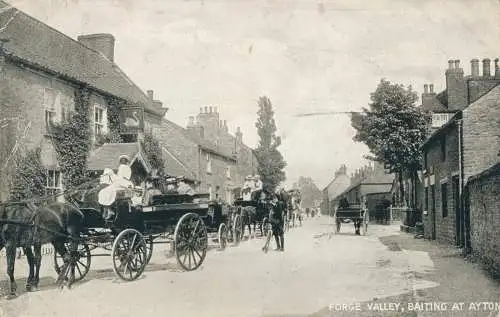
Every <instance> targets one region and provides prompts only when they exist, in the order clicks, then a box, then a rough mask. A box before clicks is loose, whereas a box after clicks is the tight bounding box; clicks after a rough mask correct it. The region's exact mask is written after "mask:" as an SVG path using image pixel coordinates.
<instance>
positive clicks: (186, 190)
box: [177, 176, 196, 196]
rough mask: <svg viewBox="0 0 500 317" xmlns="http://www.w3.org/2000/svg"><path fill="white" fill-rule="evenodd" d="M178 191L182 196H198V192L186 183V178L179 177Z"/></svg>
mask: <svg viewBox="0 0 500 317" xmlns="http://www.w3.org/2000/svg"><path fill="white" fill-rule="evenodd" d="M177 191H178V192H179V194H181V195H190V196H193V195H195V194H196V191H195V190H194V189H193V188H192V187H191V186H189V185H188V184H187V183H186V181H185V180H184V176H181V177H179V183H178V184H177Z"/></svg>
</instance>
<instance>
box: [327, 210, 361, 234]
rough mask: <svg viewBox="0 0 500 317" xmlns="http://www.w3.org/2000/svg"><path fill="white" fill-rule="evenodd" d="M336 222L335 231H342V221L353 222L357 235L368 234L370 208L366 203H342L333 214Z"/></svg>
mask: <svg viewBox="0 0 500 317" xmlns="http://www.w3.org/2000/svg"><path fill="white" fill-rule="evenodd" d="M333 219H334V222H335V233H338V232H340V227H341V225H342V223H349V222H351V221H352V222H353V224H354V230H355V233H356V234H357V235H360V234H361V230H362V232H363V235H366V232H367V231H368V221H369V218H368V210H367V209H366V207H365V205H364V204H355V205H353V204H348V203H347V204H345V203H344V204H341V205H340V206H339V207H338V208H337V210H336V211H335V214H334V216H333Z"/></svg>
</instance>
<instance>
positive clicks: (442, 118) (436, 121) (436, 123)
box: [432, 113, 452, 128]
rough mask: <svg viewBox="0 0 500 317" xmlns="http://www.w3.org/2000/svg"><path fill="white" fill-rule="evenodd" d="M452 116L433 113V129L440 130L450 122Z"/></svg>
mask: <svg viewBox="0 0 500 317" xmlns="http://www.w3.org/2000/svg"><path fill="white" fill-rule="evenodd" d="M451 116H452V114H451V113H433V114H432V127H433V128H439V127H441V126H442V125H443V124H445V123H446V122H448V120H450V118H451Z"/></svg>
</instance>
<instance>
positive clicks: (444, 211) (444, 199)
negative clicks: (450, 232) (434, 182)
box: [440, 182, 448, 218]
mask: <svg viewBox="0 0 500 317" xmlns="http://www.w3.org/2000/svg"><path fill="white" fill-rule="evenodd" d="M440 190H441V215H442V216H443V218H446V217H448V182H443V183H441V188H440Z"/></svg>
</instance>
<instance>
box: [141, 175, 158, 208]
mask: <svg viewBox="0 0 500 317" xmlns="http://www.w3.org/2000/svg"><path fill="white" fill-rule="evenodd" d="M158 180H159V177H158V176H156V175H149V176H148V177H147V178H146V183H145V191H144V194H143V195H142V205H144V206H149V205H151V204H152V200H153V197H154V196H156V195H161V194H162V192H161V190H160V189H159V188H158Z"/></svg>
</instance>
